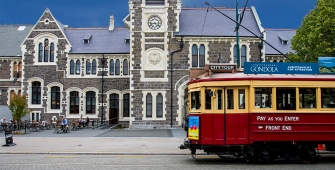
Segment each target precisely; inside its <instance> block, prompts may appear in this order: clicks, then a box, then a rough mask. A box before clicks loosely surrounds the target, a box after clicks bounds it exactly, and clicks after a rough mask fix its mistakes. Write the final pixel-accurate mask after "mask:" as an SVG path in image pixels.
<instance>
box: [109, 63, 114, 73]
mask: <svg viewBox="0 0 335 170" xmlns="http://www.w3.org/2000/svg"><path fill="white" fill-rule="evenodd" d="M109 75H114V60H111V61H110V62H109Z"/></svg>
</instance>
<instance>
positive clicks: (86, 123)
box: [85, 116, 90, 127]
mask: <svg viewBox="0 0 335 170" xmlns="http://www.w3.org/2000/svg"><path fill="white" fill-rule="evenodd" d="M89 123H90V118H89V117H88V116H87V117H86V122H85V125H86V126H87V127H88V126H89Z"/></svg>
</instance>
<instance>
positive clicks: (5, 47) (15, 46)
mask: <svg viewBox="0 0 335 170" xmlns="http://www.w3.org/2000/svg"><path fill="white" fill-rule="evenodd" d="M24 26H25V28H24ZM20 27H21V30H18V29H19V28H20ZM23 28H24V29H23ZM32 28H33V25H0V57H16V56H22V52H21V48H20V45H21V44H22V42H23V40H24V39H25V38H26V36H27V35H28V34H29V32H30V30H31V29H32ZM22 29H23V30H22Z"/></svg>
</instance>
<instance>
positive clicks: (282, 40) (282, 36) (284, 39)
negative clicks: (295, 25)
mask: <svg viewBox="0 0 335 170" xmlns="http://www.w3.org/2000/svg"><path fill="white" fill-rule="evenodd" d="M278 38H279V39H280V41H281V44H288V40H289V39H290V38H289V37H287V36H286V35H279V36H278Z"/></svg>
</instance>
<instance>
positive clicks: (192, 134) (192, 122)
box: [188, 116, 199, 140]
mask: <svg viewBox="0 0 335 170" xmlns="http://www.w3.org/2000/svg"><path fill="white" fill-rule="evenodd" d="M188 138H189V139H194V140H199V116H189V117H188Z"/></svg>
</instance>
